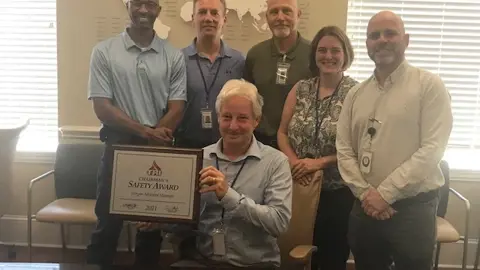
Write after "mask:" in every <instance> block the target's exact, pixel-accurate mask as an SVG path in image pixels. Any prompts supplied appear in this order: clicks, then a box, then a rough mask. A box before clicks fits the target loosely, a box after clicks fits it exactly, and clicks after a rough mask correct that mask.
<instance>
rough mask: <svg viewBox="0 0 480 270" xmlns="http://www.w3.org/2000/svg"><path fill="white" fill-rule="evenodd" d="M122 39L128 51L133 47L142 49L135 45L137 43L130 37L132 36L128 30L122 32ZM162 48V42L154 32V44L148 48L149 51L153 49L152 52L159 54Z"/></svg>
mask: <svg viewBox="0 0 480 270" xmlns="http://www.w3.org/2000/svg"><path fill="white" fill-rule="evenodd" d="M122 39H123V43H124V44H125V49H126V50H128V49H130V48H132V47H137V48H139V49H140V47H138V46H137V44H135V42H134V41H133V40H132V38H131V37H130V35H129V34H128V32H127V30H126V29H125V31H123V32H122ZM162 47H163V46H162V41H161V40H160V38H159V37H158V36H157V33H156V32H155V30H154V31H153V40H152V43H150V46H148V47H147V48H148V50H150V49H152V50H154V51H155V52H157V53H158V52H160V51H161V50H162ZM148 50H147V51H148Z"/></svg>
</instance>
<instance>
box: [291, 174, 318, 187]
mask: <svg viewBox="0 0 480 270" xmlns="http://www.w3.org/2000/svg"><path fill="white" fill-rule="evenodd" d="M313 176H314V173H309V174H307V175H304V176H302V177H298V178H293V181H295V182H298V183H299V184H300V185H302V186H305V187H306V186H308V185H310V183H312V180H313Z"/></svg>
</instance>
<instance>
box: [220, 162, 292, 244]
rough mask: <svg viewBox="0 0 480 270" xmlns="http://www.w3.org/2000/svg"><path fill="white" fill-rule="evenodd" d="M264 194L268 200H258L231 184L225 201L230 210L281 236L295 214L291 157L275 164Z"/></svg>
mask: <svg viewBox="0 0 480 270" xmlns="http://www.w3.org/2000/svg"><path fill="white" fill-rule="evenodd" d="M267 171H269V170H268V169H267ZM267 173H268V172H267ZM264 194H265V195H264V196H265V198H264V204H257V203H256V202H255V201H254V200H252V199H251V198H249V197H248V196H247V195H244V194H240V193H238V192H237V191H235V190H234V189H233V188H229V189H228V191H227V193H226V195H225V196H224V197H223V198H222V200H221V203H222V204H223V207H224V208H225V210H226V211H230V212H232V214H233V215H235V216H241V217H243V218H244V219H246V220H248V221H250V222H251V223H252V224H253V225H255V226H257V227H260V228H263V229H264V230H265V231H266V232H267V233H268V234H270V235H272V236H274V237H278V236H279V235H280V234H282V233H283V232H285V231H286V230H287V228H288V224H289V223H290V218H291V216H292V175H291V173H290V166H289V164H288V160H287V159H284V160H282V161H281V162H280V163H279V164H278V165H276V168H273V172H272V174H271V176H270V183H269V184H268V186H267V187H266V190H265V192H264Z"/></svg>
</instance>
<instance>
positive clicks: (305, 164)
mask: <svg viewBox="0 0 480 270" xmlns="http://www.w3.org/2000/svg"><path fill="white" fill-rule="evenodd" d="M322 168H323V159H322V158H319V159H311V158H304V159H299V160H298V162H296V163H295V164H294V165H293V167H292V177H293V178H294V179H298V178H301V177H303V176H305V175H307V174H310V173H313V172H316V171H318V170H321V169H322Z"/></svg>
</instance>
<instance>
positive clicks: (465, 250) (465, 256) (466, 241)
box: [449, 188, 470, 269]
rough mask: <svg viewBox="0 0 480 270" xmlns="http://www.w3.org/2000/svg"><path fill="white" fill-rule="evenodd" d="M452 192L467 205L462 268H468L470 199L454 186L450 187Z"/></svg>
mask: <svg viewBox="0 0 480 270" xmlns="http://www.w3.org/2000/svg"><path fill="white" fill-rule="evenodd" d="M449 190H450V192H451V193H453V195H455V196H456V197H457V198H458V199H460V200H461V201H463V203H464V205H465V232H464V236H463V260H462V269H466V268H465V267H466V261H467V250H468V239H469V238H468V231H469V223H470V201H469V200H468V199H467V198H465V197H464V196H463V195H462V194H461V193H460V192H458V191H456V190H455V189H453V188H449Z"/></svg>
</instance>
